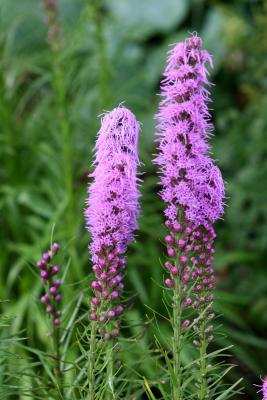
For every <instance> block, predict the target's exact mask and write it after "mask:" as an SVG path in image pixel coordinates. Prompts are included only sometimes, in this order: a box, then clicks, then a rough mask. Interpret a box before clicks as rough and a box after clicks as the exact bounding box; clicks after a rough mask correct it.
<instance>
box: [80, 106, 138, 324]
mask: <svg viewBox="0 0 267 400" xmlns="http://www.w3.org/2000/svg"><path fill="white" fill-rule="evenodd" d="M138 135H139V124H138V122H137V121H136V119H135V116H134V115H133V114H132V113H131V112H130V111H129V110H128V109H127V108H125V107H118V108H115V109H114V110H113V111H111V112H109V113H107V114H105V116H104V117H103V118H102V121H101V128H100V131H99V132H98V137H97V142H96V146H95V160H94V164H93V165H94V172H93V174H92V177H93V178H94V181H93V183H92V184H91V185H90V187H89V188H88V198H87V201H86V204H87V208H86V210H85V220H86V227H87V229H88V231H89V232H90V233H91V236H92V242H91V245H90V252H91V259H92V261H93V264H94V265H93V271H94V273H95V275H96V280H94V281H93V282H92V285H91V287H92V289H93V291H94V298H93V299H94V300H93V304H92V305H93V307H94V311H95V310H96V307H97V306H99V305H100V303H101V307H99V308H98V310H97V313H98V320H99V321H100V322H104V321H105V320H106V317H108V318H113V317H115V315H116V313H115V312H114V311H108V310H110V306H111V304H110V303H111V302H112V308H113V305H114V306H115V307H116V306H117V304H118V302H119V295H120V290H118V289H122V288H123V284H122V283H121V280H122V275H121V274H120V272H121V271H122V270H123V268H124V266H125V256H124V254H125V252H126V249H127V245H128V244H129V243H130V242H131V241H132V240H133V238H134V231H135V229H137V217H138V215H139V196H140V194H139V191H138V179H137V167H138V165H139V160H138V153H137V144H138ZM95 299H99V301H96V300H95ZM100 310H101V311H100ZM94 311H93V312H94ZM111 313H112V316H111ZM113 313H114V315H113ZM100 314H101V315H100Z"/></svg>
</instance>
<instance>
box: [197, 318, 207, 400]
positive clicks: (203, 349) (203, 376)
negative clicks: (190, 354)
mask: <svg viewBox="0 0 267 400" xmlns="http://www.w3.org/2000/svg"><path fill="white" fill-rule="evenodd" d="M205 329H206V323H205V321H203V322H202V324H201V326H200V330H199V333H200V340H199V342H200V348H199V356H200V366H199V372H200V385H199V390H198V398H199V400H208V383H207V364H206V359H207V338H206V333H205Z"/></svg>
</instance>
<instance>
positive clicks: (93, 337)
mask: <svg viewBox="0 0 267 400" xmlns="http://www.w3.org/2000/svg"><path fill="white" fill-rule="evenodd" d="M96 325H97V323H96V322H95V321H92V322H91V336H90V354H89V365H88V382H89V390H88V397H87V399H88V400H94V399H95V360H96V358H95V356H96Z"/></svg>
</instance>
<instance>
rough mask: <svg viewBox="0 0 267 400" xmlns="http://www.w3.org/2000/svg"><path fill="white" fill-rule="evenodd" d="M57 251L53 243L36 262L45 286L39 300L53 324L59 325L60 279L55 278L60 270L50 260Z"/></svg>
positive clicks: (57, 246) (57, 247)
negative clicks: (44, 306)
mask: <svg viewBox="0 0 267 400" xmlns="http://www.w3.org/2000/svg"><path fill="white" fill-rule="evenodd" d="M58 251H59V245H58V244H57V243H53V244H52V246H51V248H50V250H49V251H48V252H46V253H43V255H42V260H40V261H38V262H37V267H38V268H39V269H40V276H41V279H42V282H43V285H44V288H45V294H44V295H42V296H41V299H40V300H41V302H42V303H43V304H45V305H46V312H47V314H48V315H50V316H51V317H52V319H53V324H54V325H60V317H61V311H60V309H59V308H60V307H59V303H60V301H61V294H60V293H59V290H60V285H61V280H60V279H55V278H56V275H57V274H58V273H59V272H60V268H59V266H58V265H53V263H52V260H53V258H54V256H55V255H56V254H57V253H58Z"/></svg>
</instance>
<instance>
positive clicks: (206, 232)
mask: <svg viewBox="0 0 267 400" xmlns="http://www.w3.org/2000/svg"><path fill="white" fill-rule="evenodd" d="M201 46H202V43H201V39H200V38H199V37H197V36H191V37H190V38H188V39H186V40H185V42H183V43H179V44H177V45H176V46H175V47H174V48H173V49H172V50H171V51H170V52H169V56H168V62H167V67H166V69H165V72H164V79H163V80H162V82H161V96H162V100H161V102H160V110H159V113H158V114H157V115H156V119H157V120H158V122H159V123H158V125H157V130H158V133H157V136H158V139H157V142H158V155H157V157H156V159H155V161H154V162H155V163H156V164H157V165H158V166H159V172H160V183H161V185H162V190H161V192H160V195H161V198H162V199H163V201H164V202H165V203H166V209H165V217H166V221H165V225H166V227H167V229H168V230H169V233H168V235H167V236H166V237H165V241H166V244H167V255H168V257H169V261H167V262H166V263H165V267H166V269H167V271H168V272H169V274H170V276H169V277H168V278H167V279H166V281H165V283H166V285H167V286H168V287H169V288H170V289H173V291H174V292H173V293H174V294H173V318H172V323H173V329H174V339H173V355H174V358H173V364H174V375H175V376H176V379H177V381H176V382H174V385H173V398H182V394H181V393H182V389H181V388H182V384H181V377H180V375H181V364H180V356H179V353H180V352H181V348H182V339H181V330H183V329H187V328H188V327H189V326H190V324H191V323H190V321H189V320H188V319H185V320H184V317H183V310H184V309H185V308H187V307H192V308H193V309H195V310H197V314H198V317H197V318H196V319H195V320H194V321H193V323H192V324H193V326H194V329H195V331H196V333H197V335H198V337H199V340H200V342H201V343H202V344H201V355H200V358H201V374H200V375H201V376H202V378H201V379H202V381H201V384H200V385H201V393H202V394H203V393H205V394H206V395H207V396H208V394H207V391H206V389H207V385H206V381H205V374H206V367H205V365H206V364H205V363H206V361H205V354H204V353H205V352H206V347H207V343H208V342H209V341H210V340H211V339H212V336H211V335H210V332H211V330H212V325H210V324H209V322H210V320H211V319H212V318H213V313H212V312H211V303H212V300H213V295H212V291H213V288H214V279H215V278H214V270H213V268H212V267H211V264H212V261H213V258H214V256H213V254H214V248H213V242H214V239H215V237H216V234H215V232H214V229H213V226H212V225H213V223H214V222H215V221H216V220H217V219H218V218H220V217H221V216H222V214H223V199H224V184H223V180H222V177H221V173H220V170H219V168H218V167H216V166H215V165H214V163H213V160H212V159H211V158H210V155H209V144H208V139H209V137H210V136H211V131H212V128H213V126H212V124H211V122H210V114H209V110H208V102H209V101H210V96H209V92H208V89H207V88H208V87H209V86H210V83H209V82H208V79H207V70H206V64H209V65H212V61H211V56H210V55H209V53H208V52H207V51H205V50H202V49H201ZM203 321H204V322H203ZM206 335H208V337H207V339H206ZM195 344H197V345H199V342H198V341H195ZM202 361H203V362H202ZM204 381H205V382H204ZM205 385H206V386H205ZM204 386H205V388H204ZM201 398H204V397H201ZM205 398H206V397H205Z"/></svg>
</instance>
